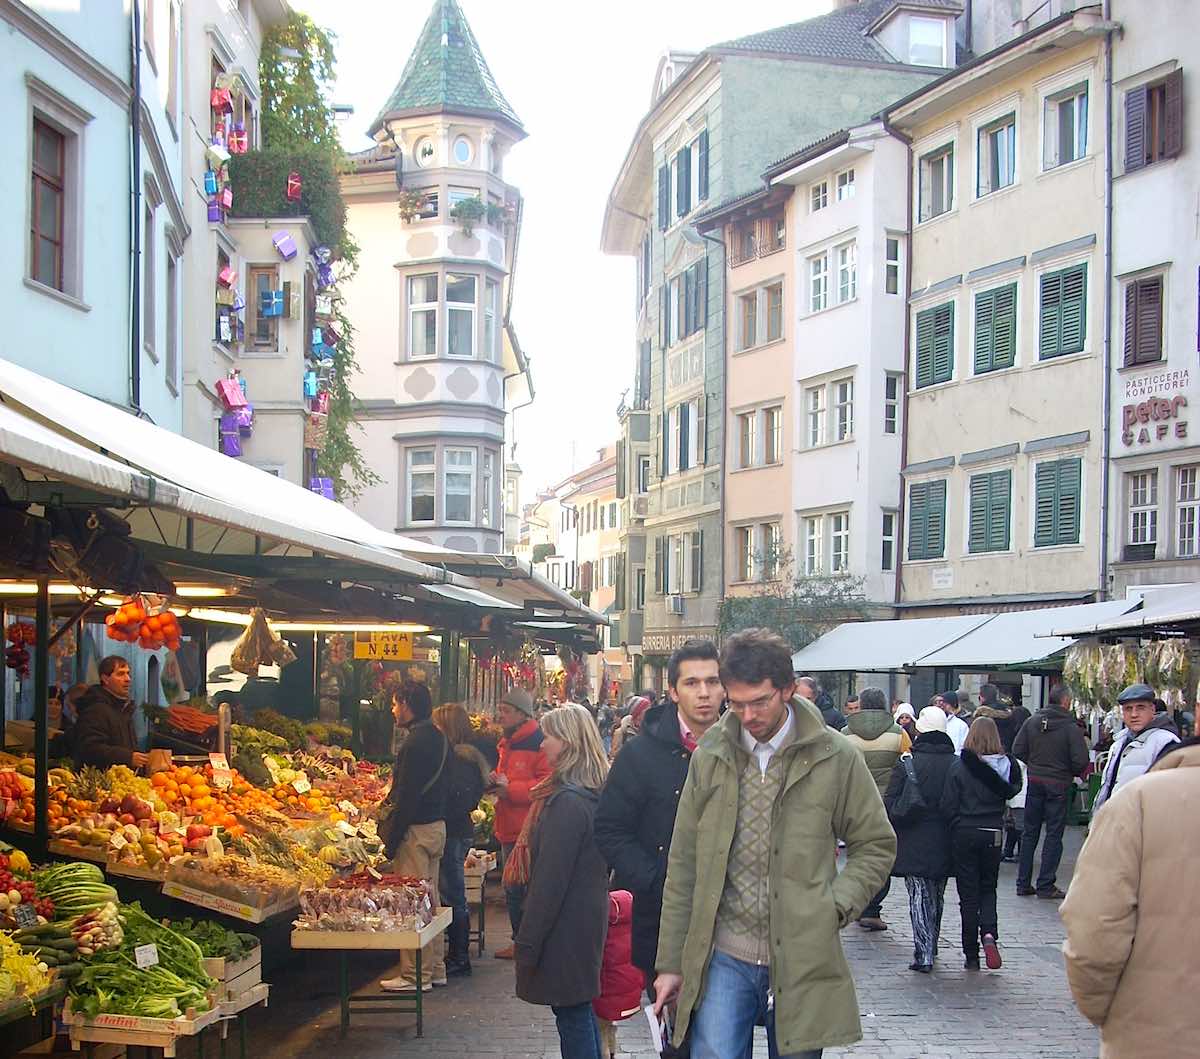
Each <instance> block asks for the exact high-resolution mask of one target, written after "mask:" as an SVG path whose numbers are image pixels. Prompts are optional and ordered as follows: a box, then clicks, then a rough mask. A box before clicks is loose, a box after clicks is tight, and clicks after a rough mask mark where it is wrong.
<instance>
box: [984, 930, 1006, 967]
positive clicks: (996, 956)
mask: <svg viewBox="0 0 1200 1059" xmlns="http://www.w3.org/2000/svg"><path fill="white" fill-rule="evenodd" d="M983 957H984V959H985V960H986V961H987V965H988V970H989V971H998V970H1000V965H1001V963H1002V961H1001V959H1000V949H999V947H998V946H997V945H996V939H995V938H994V937H992V935H991V934H984V936H983Z"/></svg>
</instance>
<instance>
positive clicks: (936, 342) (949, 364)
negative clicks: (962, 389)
mask: <svg viewBox="0 0 1200 1059" xmlns="http://www.w3.org/2000/svg"><path fill="white" fill-rule="evenodd" d="M933 312H934V318H933V381H934V382H949V381H950V380H951V379H952V378H954V303H953V302H947V303H946V304H945V305H939V306H938V307H937V308H936V309H934V310H933Z"/></svg>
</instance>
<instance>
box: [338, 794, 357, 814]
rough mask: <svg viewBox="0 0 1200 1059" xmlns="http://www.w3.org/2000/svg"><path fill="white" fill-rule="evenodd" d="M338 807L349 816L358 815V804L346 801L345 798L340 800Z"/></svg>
mask: <svg viewBox="0 0 1200 1059" xmlns="http://www.w3.org/2000/svg"><path fill="white" fill-rule="evenodd" d="M338 808H339V809H341V811H342V812H343V813H345V814H346V815H347V816H358V806H357V805H355V804H354V803H353V802H348V801H346V799H345V798H343V799H342V800H341V801H340V802H338Z"/></svg>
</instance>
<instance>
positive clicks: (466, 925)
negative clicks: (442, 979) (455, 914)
mask: <svg viewBox="0 0 1200 1059" xmlns="http://www.w3.org/2000/svg"><path fill="white" fill-rule="evenodd" d="M470 936H471V923H470V920H462V921H456V922H454V923H451V924H450V927H449V929H448V930H447V931H446V943H447V950H448V951H447V953H446V977H447V978H464V977H466V976H467V975H469V974H470V973H471V941H470Z"/></svg>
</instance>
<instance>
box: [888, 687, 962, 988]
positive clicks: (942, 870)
mask: <svg viewBox="0 0 1200 1059" xmlns="http://www.w3.org/2000/svg"><path fill="white" fill-rule="evenodd" d="M916 726H917V738H916V740H915V741H914V742H913V745H912V752H911V753H909V754H905V755H902V757H901V760H900V761H898V762H897V763H896V765H895V766H894V767H893V769H892V774H891V779H890V780H889V782H888V787H887V790H886V791H885V792H884V795H883V804H884V805H885V806H887V811H888V819H889V820H891V822H892V827H893V828H895V831H896V863H895V865H893V867H892V875H894V876H896V877H898V878H903V879H904V885H905V887H906V888H907V889H908V914H909V917H910V918H911V919H912V928H913V961H912V963H910V964H909V965H908V969H909V970H910V971H918V972H920V973H921V974H928V973H929V972H930V971H932V970H933V964H934V961H935V960H936V959H937V952H938V936H939V935H940V934H941V931H942V909H943V907H944V904H945V896H946V879H947V878H949V876H950V870H951V857H950V821H949V817H948V816H947V815H946V812H945V810H944V809H943V808H942V789H943V788H944V786H945V783H946V775H947V773H949V771H950V767H951V766H952V765H953V764H954V761H955V758H954V743H953V742H952V741H951V739H950V737H949V736H948V735H946V715H945V713H943V712H942V711H941V710H940V709H938V707H936V706H926V707H925V709H923V710H922V711H921V716H920V717H919V718H917V722H916ZM910 769H911V774H910ZM914 779H915V782H916V785H917V790H918V792H919V795H920V797H919V799H911V798H910V799H907V805H906V800H904V799H901V794H902V792H903V791H904V787H905V784H909V783H912V782H913V781H914ZM913 802H915V803H916V804H913Z"/></svg>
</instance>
